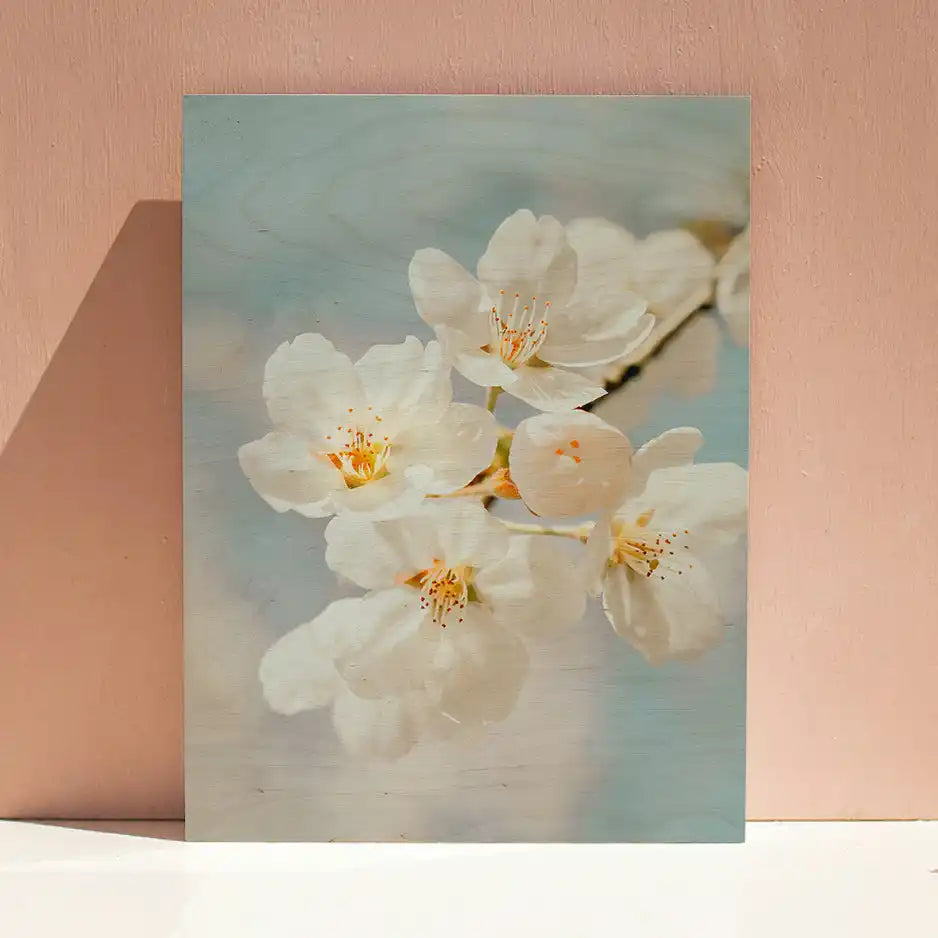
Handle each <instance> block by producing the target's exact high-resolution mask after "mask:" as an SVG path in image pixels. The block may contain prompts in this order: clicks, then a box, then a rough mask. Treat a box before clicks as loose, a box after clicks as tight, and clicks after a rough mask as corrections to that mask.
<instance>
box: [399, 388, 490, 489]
mask: <svg viewBox="0 0 938 938" xmlns="http://www.w3.org/2000/svg"><path fill="white" fill-rule="evenodd" d="M497 442H498V429H497V427H496V424H495V418H494V417H493V416H492V414H490V413H489V412H488V411H487V410H484V409H483V408H481V407H476V406H475V405H473V404H450V405H449V407H448V408H446V410H445V411H443V412H442V413H441V414H440V417H439V422H437V423H433V424H426V425H421V426H413V427H410V428H409V429H408V430H407V431H405V432H404V433H402V434H399V435H398V436H397V437H395V439H394V457H395V460H399V461H400V462H401V463H402V464H404V465H421V466H427V467H428V468H430V469H431V470H432V471H433V483H432V485H431V486H430V488H429V489H428V491H429V492H432V493H435V494H443V493H445V492H452V491H454V490H455V489H459V488H462V487H463V486H464V485H467V484H468V483H469V482H471V481H472V480H473V479H474V478H475V477H476V476H477V475H478V474H479V473H480V472H481V471H482V470H483V469H486V468H488V466H489V465H490V464H491V462H492V457H493V456H494V455H495V444H496V443H497Z"/></svg>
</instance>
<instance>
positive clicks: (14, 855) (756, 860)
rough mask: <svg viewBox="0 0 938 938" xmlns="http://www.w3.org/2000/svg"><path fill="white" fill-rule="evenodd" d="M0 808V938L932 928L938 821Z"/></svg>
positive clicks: (803, 936)
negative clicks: (185, 824) (26, 812)
mask: <svg viewBox="0 0 938 938" xmlns="http://www.w3.org/2000/svg"><path fill="white" fill-rule="evenodd" d="M181 836H182V827H181V825H180V824H176V823H173V822H165V823H157V822H137V823H131V822H101V823H100V824H91V823H89V822H56V823H55V824H52V823H50V822H45V823H27V822H15V821H7V822H0V935H2V936H3V938H68V936H72V935H75V936H80V938H111V936H115V938H117V936H119V938H128V936H133V938H190V936H191V938H196V936H198V938H215V936H218V938H242V936H244V938H255V936H264V938H294V936H297V938H299V936H302V938H316V936H319V935H323V936H329V938H333V936H334V938H339V936H342V938H344V936H357V935H367V936H369V938H386V936H388V938H395V936H398V935H400V936H407V938H421V936H424V935H431V936H437V935H439V936H446V938H462V936H467V938H468V936H471V938H495V936H502V935H504V936H510V938H526V936H528V935H529V934H530V935H532V936H538V938H543V936H563V938H581V936H592V935H611V936H617V938H618V936H635V938H659V936H660V938H678V936H680V938H709V936H715V938H736V936H745V938H775V936H784V938H792V936H796V938H815V936H817V938H840V936H845V938H867V936H869V938H884V936H888V935H897V936H900V938H918V936H923V938H924V936H927V938H936V936H938V822H924V821H904V822H823V823H817V822H811V823H808V822H798V823H787V822H786V823H781V822H776V823H755V824H749V825H748V828H747V842H746V843H745V844H729V845H710V844H706V845H698V844H681V845H572V846H566V845H547V846H534V845H479V846H475V845H460V846H450V845H413V844H387V845H371V844H202V843H200V844H187V843H183V842H180V840H179V838H180V837H181Z"/></svg>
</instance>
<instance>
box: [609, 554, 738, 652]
mask: <svg viewBox="0 0 938 938" xmlns="http://www.w3.org/2000/svg"><path fill="white" fill-rule="evenodd" d="M681 559H682V561H683V563H682V567H681V569H682V575H680V576H679V575H678V574H677V573H676V572H674V571H667V572H666V573H665V574H664V578H663V579H662V578H660V577H659V576H658V575H657V574H656V575H655V576H652V577H643V576H637V577H632V579H631V584H630V585H631V599H632V611H631V618H630V621H629V623H628V624H627V625H626V627H625V629H624V630H620V629H618V628H616V631H617V632H619V634H621V635H624V637H625V638H627V639H628V640H629V642H631V644H632V645H634V646H635V648H637V649H638V650H639V651H640V652H641V653H642V654H643V655H644V656H645V657H646V658H647V659H648V661H649V662H650V663H652V664H661V663H662V662H664V661H667V660H669V659H672V658H679V659H686V658H695V657H697V656H698V655H700V654H702V653H703V652H705V651H706V650H707V649H709V648H711V647H712V646H713V645H715V644H716V643H717V642H718V641H719V640H720V638H721V636H722V634H723V625H724V620H723V614H722V612H721V610H720V604H719V599H718V597H717V591H716V587H715V586H714V583H713V580H712V579H711V577H710V574H709V573H708V572H707V570H706V568H705V567H704V566H703V564H701V563H700V561H699V559H698V558H697V555H696V554H694V553H693V552H688V553H687V555H686V556H684V557H682V558H681ZM617 569H619V568H617ZM659 569H660V568H659ZM607 582H608V578H607ZM607 614H608V613H607ZM613 625H614V627H615V623H613Z"/></svg>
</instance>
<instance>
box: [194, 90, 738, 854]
mask: <svg viewBox="0 0 938 938" xmlns="http://www.w3.org/2000/svg"><path fill="white" fill-rule="evenodd" d="M184 140H185V144H184V179H183V212H184V320H185V324H184V404H185V416H184V433H185V537H186V553H185V576H186V659H187V660H186V734H187V739H186V759H187V764H186V775H187V788H186V797H187V804H186V813H187V822H188V830H189V835H190V836H192V837H195V838H200V839H201V838H209V839H216V838H217V839H232V840H234V839H241V840H244V839H260V840H279V839H297V840H299V839H315V840H328V839H333V838H335V839H352V840H398V839H403V840H462V841H474V840H482V841H489V840H523V841H542V840H548V841H565V840H569V841H594V840H595V841H605V840H611V841H620V840H636V841H688V840H691V841H713V840H738V839H740V838H741V836H742V824H743V803H744V775H745V772H744V766H745V759H744V738H745V737H744V720H745V598H746V597H745V556H744V555H745V549H744V547H741V548H740V550H739V552H738V554H734V556H733V557H732V558H731V559H730V560H729V561H728V566H727V569H726V570H724V571H723V576H722V580H723V592H724V601H725V604H726V609H727V612H728V615H729V618H730V620H731V621H730V625H729V626H728V628H727V632H726V636H725V640H724V641H723V642H722V643H721V644H720V645H719V646H717V647H716V648H715V649H714V650H713V651H712V652H710V653H709V654H708V655H707V656H705V657H704V658H702V659H700V660H699V661H696V662H693V663H674V664H669V665H666V666H664V667H659V668H652V667H650V666H649V665H648V664H646V662H645V661H644V659H643V658H642V657H641V656H640V655H639V654H638V653H637V652H635V651H634V650H633V649H632V648H631V647H630V646H629V645H628V644H627V643H625V642H624V641H623V640H622V639H619V638H617V637H616V636H615V635H614V634H613V632H612V630H611V629H610V627H609V625H608V623H607V621H606V619H605V617H604V615H603V613H602V610H601V608H600V607H599V604H598V603H596V602H591V604H590V606H589V610H588V612H587V615H586V617H585V618H584V620H583V621H582V622H581V623H580V624H579V625H578V626H577V627H576V628H574V629H573V630H572V632H571V634H569V635H568V636H565V637H564V638H563V639H562V640H560V641H558V643H557V644H556V645H555V646H550V647H548V648H547V649H545V650H542V651H539V652H537V653H535V654H534V655H533V656H532V674H531V676H530V679H529V680H528V682H527V684H526V686H525V689H524V691H523V692H522V698H521V701H520V702H519V705H518V708H517V710H516V712H515V713H514V714H513V716H512V717H511V718H509V719H508V720H507V721H506V722H505V723H504V724H500V725H498V726H496V727H491V728H490V729H491V732H487V733H486V734H484V735H482V736H481V737H479V738H473V739H471V740H468V741H466V742H464V743H461V744H460V745H458V746H454V745H452V744H446V745H445V746H441V747H436V748H434V747H433V746H427V747H420V746H418V748H417V749H416V750H415V751H414V752H413V753H412V754H411V755H409V756H407V757H406V758H405V759H403V760H401V761H400V762H397V763H390V764H386V765H385V764H380V763H379V764H377V765H366V766H362V765H361V764H359V763H356V762H354V761H353V760H351V759H350V758H349V757H348V756H346V755H345V753H344V752H343V750H342V749H341V747H340V746H339V744H338V743H337V741H336V739H335V736H334V733H333V731H332V728H331V725H330V722H329V717H328V712H327V711H322V712H311V713H304V714H300V715H297V716H295V717H289V718H288V717H283V716H279V715H277V714H274V713H271V712H270V711H269V710H268V709H267V708H266V706H265V704H264V702H263V698H262V696H261V693H260V686H259V683H258V680H257V664H258V660H259V658H260V656H261V655H262V654H263V652H264V650H265V649H266V648H267V647H268V646H269V645H270V644H271V643H272V642H273V641H274V640H275V639H276V638H277V637H278V636H280V635H282V634H284V633H285V632H286V631H288V630H289V629H291V628H293V627H294V626H296V625H298V624H300V623H302V622H306V621H308V620H310V619H311V618H313V617H314V616H315V615H316V614H317V613H318V612H319V611H320V610H321V609H322V608H323V607H324V606H325V605H326V604H327V603H328V602H330V601H331V600H332V599H335V598H337V597H339V596H343V595H351V594H353V593H355V592H356V591H355V590H353V589H351V588H350V587H348V586H342V585H340V584H338V583H337V582H336V580H335V577H334V576H333V575H332V574H331V573H330V571H329V570H328V569H327V568H326V567H325V564H324V562H323V547H324V544H323V537H322V533H323V529H324V527H325V524H326V520H325V519H324V520H322V521H314V520H309V519H305V518H302V517H300V516H299V515H296V514H294V513H287V514H282V515H281V514H277V513H276V512H274V511H273V510H272V509H271V508H269V507H268V506H267V505H266V504H265V503H264V502H263V501H262V500H261V499H260V498H259V497H258V496H257V495H256V494H255V492H254V491H253V490H252V488H251V486H250V485H249V484H248V482H247V480H246V479H245V478H244V476H243V474H242V473H241V470H240V468H239V466H238V462H237V449H238V447H239V446H240V445H241V444H242V443H245V442H247V441H249V440H252V439H255V438H257V437H260V436H262V435H263V434H264V433H265V432H267V430H268V421H267V416H266V412H265V408H264V402H263V399H262V396H261V378H262V374H263V368H264V363H265V361H266V359H267V357H268V356H269V355H270V353H271V352H272V351H273V350H274V349H275V348H276V347H277V345H279V344H280V343H281V342H283V341H284V340H288V339H292V338H293V337H294V336H295V335H296V334H298V333H301V332H310V331H320V332H323V333H324V334H325V335H327V336H328V337H329V338H330V339H332V341H333V342H335V344H336V345H337V346H339V347H340V348H341V349H342V350H343V351H345V352H347V353H348V354H350V355H351V356H352V357H353V358H355V357H357V356H358V355H360V354H361V353H362V352H364V351H365V349H366V348H367V347H368V346H369V345H371V344H373V343H376V342H399V341H402V340H403V338H404V337H405V336H406V335H408V334H412V335H416V336H418V337H419V338H421V339H422V340H424V341H426V340H427V339H429V338H430V337H431V333H430V331H429V329H428V328H427V327H426V326H425V325H424V324H423V323H422V322H421V320H420V319H419V317H418V316H417V314H416V312H415V310H414V307H413V303H412V300H411V296H410V291H409V289H408V284H407V265H408V262H409V260H410V258H411V256H412V254H413V252H414V251H415V250H417V249H418V248H422V247H438V248H441V249H442V250H444V251H446V252H448V253H449V254H451V255H452V256H454V257H455V258H457V259H458V260H459V261H461V262H462V263H463V264H464V265H465V266H466V267H468V268H470V269H474V265H475V262H476V260H477V258H478V257H479V256H480V255H481V253H482V252H483V251H484V249H485V245H486V242H487V240H488V238H489V236H490V234H491V233H492V231H493V230H494V229H495V227H496V226H497V225H498V224H499V223H500V222H501V221H502V220H503V219H504V218H505V217H506V216H507V215H509V214H511V213H512V212H513V211H515V210H516V209H518V208H529V209H531V210H532V211H534V212H535V213H537V214H552V215H555V216H557V217H558V218H559V219H560V220H561V221H563V222H566V221H569V220H570V219H572V218H575V217H581V216H604V217H607V218H609V219H611V220H613V221H615V222H617V223H619V224H622V225H624V226H626V227H627V228H629V229H630V230H632V231H633V232H635V233H637V234H644V233H647V232H649V231H652V230H655V229H658V228H663V227H671V226H676V225H679V224H682V223H685V222H687V221H689V220H693V219H701V218H704V219H722V220H724V221H727V222H729V223H730V224H732V225H734V226H742V225H744V224H745V223H746V222H747V220H748V172H749V105H748V100H746V99H740V98H665V97H660V98H658V97H652V98H601V97H584V98H576V97H573V98H565V97H481V96H480V97H383V96H376V97H349V96H336V97H331V96H322V97H319V96H309V97H299V96H298V97H266V96H250V97H239V96H230V97H228V96H218V97H214V96H210V97H190V98H188V99H187V100H186V103H185V134H184ZM748 379H749V376H748V353H747V350H746V349H745V348H740V347H738V346H736V345H735V344H734V343H733V342H732V341H731V340H730V338H729V336H728V334H727V333H726V330H725V328H724V327H723V325H722V322H721V321H720V319H719V317H718V316H717V315H716V314H715V313H712V312H703V313H700V314H698V315H697V316H696V317H695V319H694V320H693V321H692V322H691V323H689V324H688V325H687V327H685V329H684V330H682V332H681V333H680V334H679V335H678V336H677V337H676V338H675V339H674V340H673V341H672V342H670V343H669V344H668V345H667V346H666V347H665V349H664V351H663V352H662V354H661V355H660V356H659V357H658V358H656V359H655V360H654V361H653V362H652V363H651V364H650V365H649V367H648V368H647V369H646V370H645V371H644V372H643V373H642V375H641V376H640V378H639V379H638V380H636V381H632V382H629V383H628V384H627V385H626V386H625V387H624V388H623V389H621V390H620V391H617V392H616V393H614V394H612V395H610V396H609V397H608V398H607V399H605V400H604V401H603V402H601V403H600V404H599V406H598V407H597V408H596V412H597V413H598V414H600V415H601V416H603V417H604V418H605V419H607V420H609V421H610V422H613V423H616V424H617V425H618V426H620V427H621V428H622V429H623V430H625V431H626V432H627V433H628V435H629V437H630V439H631V440H632V442H633V444H634V445H636V446H637V445H640V444H641V443H643V442H645V441H646V440H647V439H649V438H650V437H652V436H654V435H655V434H657V433H659V432H661V431H662V430H664V429H667V428H668V427H672V426H681V425H683V426H687V425H692V426H697V427H699V428H700V429H701V430H702V431H703V433H704V435H705V439H706V443H705V446H704V448H703V450H702V451H701V452H700V453H699V455H698V461H724V460H729V461H734V462H738V463H740V464H741V465H747V451H748V432H747V430H748V383H749V380H748ZM455 384H456V388H457V399H462V400H468V401H478V402H480V403H481V397H482V393H483V392H482V391H481V390H480V389H479V388H476V387H473V386H471V385H469V384H467V383H466V382H464V381H462V379H459V378H457V380H456V381H455ZM503 406H504V410H502V407H503ZM499 407H500V410H499V416H500V417H503V418H504V419H506V420H515V419H517V418H519V417H521V416H524V415H526V414H527V413H530V411H529V410H528V409H527V408H526V407H525V406H524V405H521V404H518V403H514V402H511V401H508V400H507V399H506V398H504V397H503V398H502V401H501V402H500V404H499ZM569 546H570V548H571V549H575V548H576V545H573V544H570V545H569Z"/></svg>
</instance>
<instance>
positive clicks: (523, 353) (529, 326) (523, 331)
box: [487, 290, 550, 368]
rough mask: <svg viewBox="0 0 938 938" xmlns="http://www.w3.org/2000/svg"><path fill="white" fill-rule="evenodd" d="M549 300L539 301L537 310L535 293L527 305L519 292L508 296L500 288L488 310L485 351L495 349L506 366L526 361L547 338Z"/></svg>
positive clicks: (511, 366)
mask: <svg viewBox="0 0 938 938" xmlns="http://www.w3.org/2000/svg"><path fill="white" fill-rule="evenodd" d="M549 309H550V303H543V304H542V305H541V311H540V312H538V302H537V297H536V296H532V297H531V302H530V303H529V304H527V305H525V304H524V303H522V300H521V296H520V294H518V293H516V294H515V295H514V298H513V299H512V300H508V299H506V297H505V291H504V290H500V291H499V295H498V303H497V304H496V305H495V306H493V307H492V309H491V311H490V312H489V336H490V339H491V341H490V342H489V345H488V346H487V348H488V350H489V351H492V352H497V353H498V355H499V356H500V357H501V359H502V361H503V362H504V363H505V364H506V365H508V367H509V368H517V367H519V366H520V365H523V364H525V363H526V362H528V361H530V360H531V359H532V358H534V356H535V355H536V354H537V352H538V349H539V348H540V347H541V346H542V345H543V344H544V339H546V338H547V318H546V317H547V313H548V310H549Z"/></svg>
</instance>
